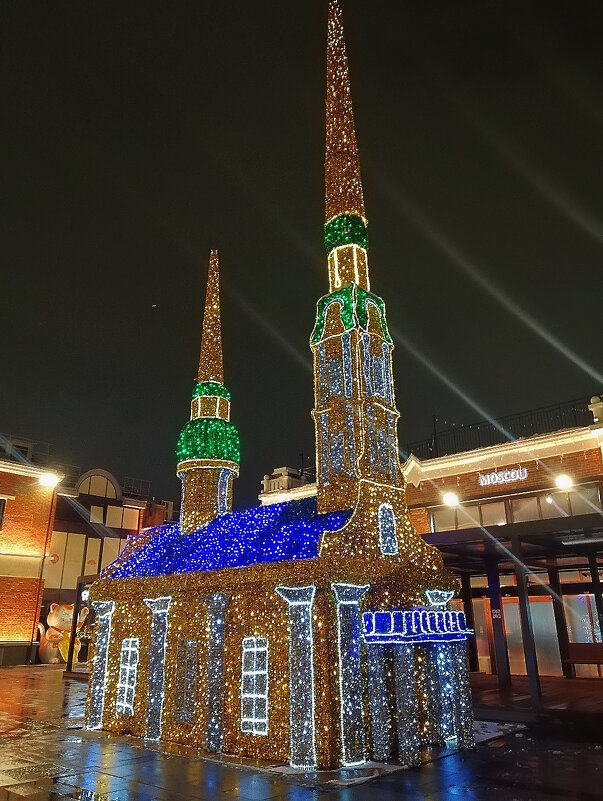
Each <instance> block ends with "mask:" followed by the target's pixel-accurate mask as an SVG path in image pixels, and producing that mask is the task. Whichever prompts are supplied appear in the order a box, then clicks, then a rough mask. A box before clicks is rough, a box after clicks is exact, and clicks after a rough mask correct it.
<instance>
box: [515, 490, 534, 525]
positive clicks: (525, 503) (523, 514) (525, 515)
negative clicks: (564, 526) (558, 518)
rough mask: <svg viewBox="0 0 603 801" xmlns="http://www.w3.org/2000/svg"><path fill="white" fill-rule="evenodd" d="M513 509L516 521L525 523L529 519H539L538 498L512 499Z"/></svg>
mask: <svg viewBox="0 0 603 801" xmlns="http://www.w3.org/2000/svg"><path fill="white" fill-rule="evenodd" d="M511 511H512V513H513V522H514V523H523V522H525V521H527V520H538V519H539V517H540V515H539V513H538V498H536V497H530V496H528V497H524V498H513V499H512V500H511Z"/></svg>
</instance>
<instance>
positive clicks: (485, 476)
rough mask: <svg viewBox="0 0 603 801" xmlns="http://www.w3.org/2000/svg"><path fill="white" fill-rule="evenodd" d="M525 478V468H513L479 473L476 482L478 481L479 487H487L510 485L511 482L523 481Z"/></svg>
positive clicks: (526, 470)
mask: <svg viewBox="0 0 603 801" xmlns="http://www.w3.org/2000/svg"><path fill="white" fill-rule="evenodd" d="M527 477H528V468H527V467H513V468H512V469H511V470H498V471H495V472H493V473H479V474H478V476H477V480H478V481H479V485H480V487H489V486H490V485H492V484H510V483H511V482H513V481H525V480H526V478H527Z"/></svg>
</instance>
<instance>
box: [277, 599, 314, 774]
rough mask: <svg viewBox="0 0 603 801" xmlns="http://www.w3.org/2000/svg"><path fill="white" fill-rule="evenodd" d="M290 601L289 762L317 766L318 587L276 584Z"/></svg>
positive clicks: (299, 765)
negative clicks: (315, 634) (315, 633)
mask: <svg viewBox="0 0 603 801" xmlns="http://www.w3.org/2000/svg"><path fill="white" fill-rule="evenodd" d="M276 591H277V593H278V594H279V595H280V596H281V598H283V599H284V600H285V601H286V602H287V604H288V605H289V722H290V752H289V764H290V765H291V767H293V768H307V769H314V768H315V767H316V732H315V722H314V713H315V701H314V639H313V633H312V604H313V603H314V595H315V593H316V588H315V587H314V585H309V586H307V587H277V588H276Z"/></svg>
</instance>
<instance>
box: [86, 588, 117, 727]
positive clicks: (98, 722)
mask: <svg viewBox="0 0 603 801" xmlns="http://www.w3.org/2000/svg"><path fill="white" fill-rule="evenodd" d="M92 608H93V609H94V611H95V613H96V623H95V627H96V640H95V646H96V653H95V655H94V660H93V663H92V673H91V675H90V705H89V707H88V722H87V726H88V728H89V729H100V728H101V726H102V725H103V709H104V705H105V687H106V682H107V664H108V661H109V642H110V639H111V618H112V617H113V612H114V611H115V601H93V602H92Z"/></svg>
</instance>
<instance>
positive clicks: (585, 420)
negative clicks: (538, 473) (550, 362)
mask: <svg viewBox="0 0 603 801" xmlns="http://www.w3.org/2000/svg"><path fill="white" fill-rule="evenodd" d="M589 403H590V397H586V398H577V399H576V400H572V401H566V402H565V403H556V404H554V405H552V406H543V407H541V408H540V409H532V410H530V411H528V412H519V413H517V414H510V415H506V416H505V417H499V418H498V419H496V420H481V421H480V422H478V423H470V424H469V425H462V426H452V427H451V428H446V429H443V430H441V431H439V430H438V419H437V417H435V416H434V427H433V434H432V435H431V436H430V437H429V438H428V439H422V440H417V441H415V442H408V443H406V445H403V446H401V448H400V455H401V456H402V457H403V458H405V459H406V458H407V457H408V456H409V455H410V454H411V453H413V454H414V455H415V456H416V457H418V458H419V459H433V458H434V457H437V456H448V455H450V454H453V453H460V452H461V451H471V450H475V449H476V448H486V447H488V446H490V445H500V444H502V443H504V442H509V441H512V440H515V439H520V438H521V437H533V436H535V435H536V434H549V433H551V432H553V431H560V430H561V429H564V428H578V427H580V426H587V425H590V424H591V423H592V421H593V418H592V414H591V412H590V410H589V408H588V405H589Z"/></svg>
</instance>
